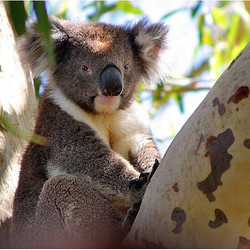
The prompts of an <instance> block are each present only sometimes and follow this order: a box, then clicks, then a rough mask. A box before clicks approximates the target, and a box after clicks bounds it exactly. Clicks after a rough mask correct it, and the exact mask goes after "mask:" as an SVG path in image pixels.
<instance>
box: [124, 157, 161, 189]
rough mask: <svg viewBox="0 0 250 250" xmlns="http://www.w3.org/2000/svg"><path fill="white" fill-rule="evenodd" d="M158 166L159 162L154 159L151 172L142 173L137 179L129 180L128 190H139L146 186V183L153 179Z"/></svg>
mask: <svg viewBox="0 0 250 250" xmlns="http://www.w3.org/2000/svg"><path fill="white" fill-rule="evenodd" d="M159 165H160V162H159V161H158V160H157V159H155V163H154V165H153V167H152V170H151V172H143V173H141V174H140V176H139V178H138V177H136V178H133V179H131V180H130V181H129V183H128V187H129V189H131V188H135V189H140V188H141V187H142V186H144V185H145V184H147V185H148V183H149V182H150V180H151V178H152V177H153V175H154V173H155V171H156V169H157V168H158V166H159Z"/></svg>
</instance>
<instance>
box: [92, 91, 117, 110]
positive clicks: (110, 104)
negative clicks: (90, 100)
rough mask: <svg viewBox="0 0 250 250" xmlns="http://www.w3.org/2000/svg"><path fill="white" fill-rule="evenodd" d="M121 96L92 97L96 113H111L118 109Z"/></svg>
mask: <svg viewBox="0 0 250 250" xmlns="http://www.w3.org/2000/svg"><path fill="white" fill-rule="evenodd" d="M120 104H121V96H120V95H119V96H104V95H97V96H95V97H94V107H95V110H96V111H97V112H98V113H111V112H113V111H115V110H117V109H118V108H119V106H120Z"/></svg>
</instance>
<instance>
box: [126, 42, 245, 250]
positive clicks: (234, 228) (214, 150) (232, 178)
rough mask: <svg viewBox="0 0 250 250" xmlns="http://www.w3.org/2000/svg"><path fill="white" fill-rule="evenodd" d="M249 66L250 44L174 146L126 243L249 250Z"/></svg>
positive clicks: (229, 68) (130, 245) (157, 174)
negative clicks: (246, 248) (246, 249)
mask: <svg viewBox="0 0 250 250" xmlns="http://www.w3.org/2000/svg"><path fill="white" fill-rule="evenodd" d="M249 69H250V43H249V44H248V45H247V46H246V48H245V49H244V50H243V51H242V52H241V53H240V55H239V56H238V57H237V58H236V59H235V60H234V61H233V62H232V63H231V65H230V66H229V67H228V69H226V70H225V72H224V73H223V74H222V75H221V77H220V78H219V79H218V80H217V82H216V84H215V85H214V87H213V88H212V89H211V91H210V92H209V94H208V95H207V96H206V98H205V99H204V101H203V102H202V103H201V104H200V106H199V107H198V108H197V110H196V111H195V112H194V113H193V114H192V116H191V117H190V118H189V120H188V121H187V122H186V124H185V125H184V126H183V128H182V129H181V131H180V132H179V133H178V134H177V136H176V138H175V139H174V141H173V142H172V144H171V145H170V147H169V149H168V150H167V152H166V154H165V156H164V158H163V160H162V162H161V164H160V166H159V168H158V169H157V171H156V173H155V175H154V176H153V178H152V181H151V183H150V184H149V186H148V188H147V190H146V193H145V196H144V199H143V201H142V204H141V208H140V211H139V213H138V215H137V218H136V220H135V223H134V225H133V227H132V229H131V231H130V233H129V234H128V235H127V237H126V239H125V241H124V242H123V246H129V247H142V248H144V247H148V245H147V244H145V242H150V246H156V247H157V246H159V243H160V247H161V248H163V247H165V248H237V247H239V248H245V247H246V246H247V247H249V239H250V227H249V225H250V223H249V221H250V219H249V218H250V210H249V208H250V195H249V190H250V151H249V150H250V146H249V145H250V143H249V141H250V139H249V138H250V134H249V133H250V116H249V114H250V97H249V89H250V70H249ZM177 208H181V210H180V209H179V210H178V211H181V213H180V215H181V216H180V217H178V216H173V211H176V209H177ZM178 211H177V212H178ZM183 211H185V216H184V212H183ZM177 214H178V213H177ZM184 217H185V219H184ZM178 218H179V219H178ZM178 223H179V224H178ZM178 225H179V226H178ZM177 229H178V230H177ZM180 229H181V230H180ZM177 232H178V233H177ZM135 236H136V237H135ZM135 238H136V240H135Z"/></svg>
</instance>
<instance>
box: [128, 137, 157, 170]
mask: <svg viewBox="0 0 250 250" xmlns="http://www.w3.org/2000/svg"><path fill="white" fill-rule="evenodd" d="M156 159H157V160H158V161H159V162H160V160H161V155H160V153H159V151H158V149H157V146H156V144H155V142H154V140H153V139H152V138H148V139H147V140H146V141H145V144H144V145H143V146H142V147H141V148H140V150H139V151H138V153H137V155H131V163H132V164H133V166H135V168H136V169H138V170H139V171H140V172H148V171H151V169H152V167H153V165H154V163H155V160H156Z"/></svg>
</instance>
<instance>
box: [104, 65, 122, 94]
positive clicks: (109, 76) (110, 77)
mask: <svg viewBox="0 0 250 250" xmlns="http://www.w3.org/2000/svg"><path fill="white" fill-rule="evenodd" d="M122 90H123V86H122V75H121V72H120V70H119V69H118V68H116V67H114V66H109V67H107V68H105V69H104V70H103V71H102V73H101V91H102V95H105V96H117V95H120V94H121V93H122Z"/></svg>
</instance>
